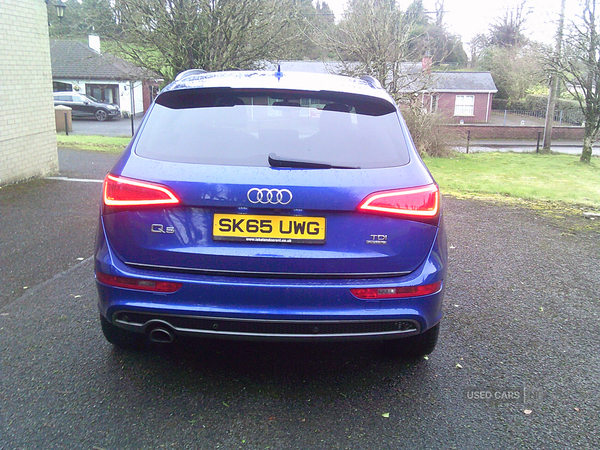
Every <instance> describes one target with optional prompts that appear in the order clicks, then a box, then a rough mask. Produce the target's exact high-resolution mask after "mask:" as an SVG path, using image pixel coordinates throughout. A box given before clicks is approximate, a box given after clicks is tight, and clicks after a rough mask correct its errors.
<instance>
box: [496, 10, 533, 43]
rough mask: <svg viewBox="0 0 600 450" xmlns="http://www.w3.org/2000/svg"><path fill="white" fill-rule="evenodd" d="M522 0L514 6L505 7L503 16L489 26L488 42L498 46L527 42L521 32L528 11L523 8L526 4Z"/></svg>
mask: <svg viewBox="0 0 600 450" xmlns="http://www.w3.org/2000/svg"><path fill="white" fill-rule="evenodd" d="M526 3H527V2H526V0H523V1H522V2H521V3H520V4H519V5H518V6H517V7H516V8H513V9H511V8H508V9H506V11H505V13H504V16H503V17H502V18H501V19H500V20H498V21H496V23H495V24H492V25H491V26H490V37H489V42H490V44H491V45H495V46H499V47H521V46H523V45H524V44H525V43H526V42H527V38H526V37H525V35H524V34H523V31H524V25H525V20H526V16H527V14H529V12H528V11H526V12H525V13H524V12H523V9H524V8H525V5H526Z"/></svg>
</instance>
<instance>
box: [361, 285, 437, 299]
mask: <svg viewBox="0 0 600 450" xmlns="http://www.w3.org/2000/svg"><path fill="white" fill-rule="evenodd" d="M441 288H442V282H441V281H438V282H437V283H432V284H425V285H422V286H403V287H393V288H366V289H350V292H352V295H354V296H355V297H357V298H360V299H363V300H379V299H385V298H405V297H422V296H423V295H430V294H435V293H436V292H439V290H440V289H441Z"/></svg>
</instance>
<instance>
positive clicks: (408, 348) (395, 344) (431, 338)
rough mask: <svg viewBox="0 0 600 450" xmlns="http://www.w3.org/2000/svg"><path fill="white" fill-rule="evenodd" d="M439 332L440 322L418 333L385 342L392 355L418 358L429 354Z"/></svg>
mask: <svg viewBox="0 0 600 450" xmlns="http://www.w3.org/2000/svg"><path fill="white" fill-rule="evenodd" d="M439 333H440V324H439V323H438V324H437V325H436V326H434V327H431V328H430V329H429V330H427V331H426V332H425V333H421V334H418V335H416V336H411V337H407V338H403V339H396V340H394V341H389V342H386V344H387V345H388V346H389V347H388V348H389V349H390V350H391V351H392V353H393V354H394V356H399V357H403V358H419V357H421V356H425V355H429V354H430V353H431V352H432V351H433V350H434V349H435V346H436V344H437V341H438V335H439Z"/></svg>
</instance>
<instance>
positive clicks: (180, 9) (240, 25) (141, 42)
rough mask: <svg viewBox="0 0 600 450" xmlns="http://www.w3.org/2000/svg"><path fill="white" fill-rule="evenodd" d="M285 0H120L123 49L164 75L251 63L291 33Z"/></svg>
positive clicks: (289, 4) (274, 51)
mask: <svg viewBox="0 0 600 450" xmlns="http://www.w3.org/2000/svg"><path fill="white" fill-rule="evenodd" d="M295 11H296V10H295V8H294V2H293V1H285V0H235V1H232V0H126V1H125V0H116V1H115V2H114V13H115V17H116V18H117V21H118V25H119V27H120V33H119V34H118V35H116V36H113V38H115V39H114V40H115V42H116V44H117V45H118V46H119V48H120V51H121V52H122V53H124V54H125V55H126V56H127V57H128V58H129V59H131V60H132V61H134V62H135V63H137V64H138V65H140V66H142V67H145V68H148V69H151V70H153V71H155V72H157V73H159V74H161V75H162V76H163V77H164V78H165V79H167V80H170V79H173V78H174V76H175V75H176V74H177V73H179V72H181V71H183V70H186V69H191V68H202V69H205V70H208V71H217V70H229V69H249V68H253V67H256V66H258V65H259V64H260V61H262V60H265V59H268V58H277V57H278V56H279V54H280V53H281V52H282V51H284V49H285V48H286V41H287V40H289V39H292V38H293V35H292V34H291V33H287V32H286V31H287V29H288V27H290V25H291V22H292V20H293V18H294V16H295V14H296V12H295Z"/></svg>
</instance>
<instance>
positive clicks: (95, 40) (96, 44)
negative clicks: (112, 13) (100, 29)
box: [88, 34, 100, 53]
mask: <svg viewBox="0 0 600 450" xmlns="http://www.w3.org/2000/svg"><path fill="white" fill-rule="evenodd" d="M88 45H89V47H90V48H91V49H92V50H94V51H95V52H97V53H100V36H98V35H96V34H90V35H89V36H88Z"/></svg>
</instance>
